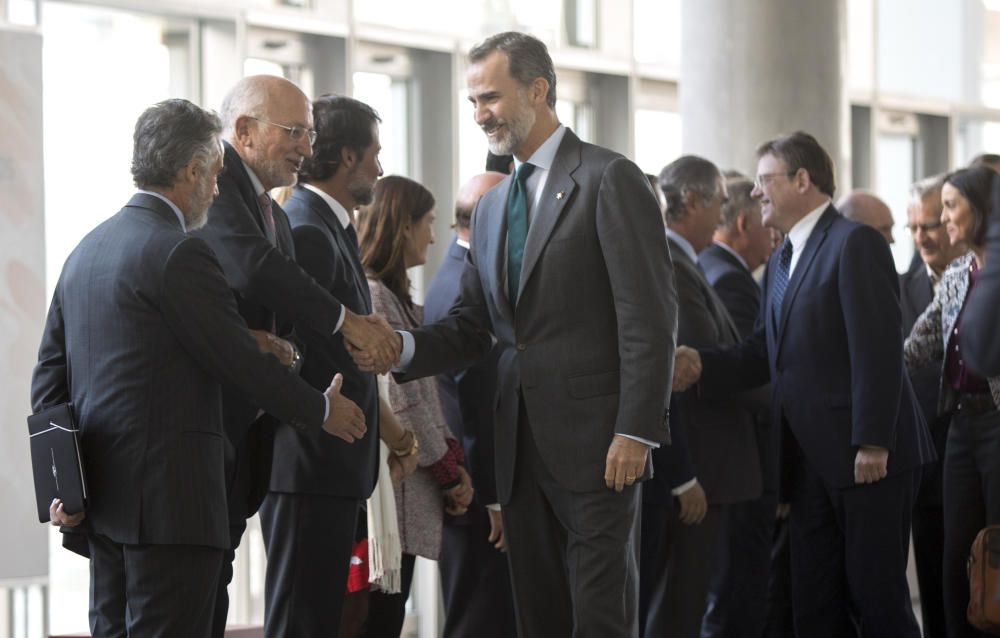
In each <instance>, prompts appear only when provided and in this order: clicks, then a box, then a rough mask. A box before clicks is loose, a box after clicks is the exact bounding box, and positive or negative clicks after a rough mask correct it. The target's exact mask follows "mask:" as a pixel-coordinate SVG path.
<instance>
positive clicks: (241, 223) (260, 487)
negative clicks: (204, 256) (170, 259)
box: [199, 75, 397, 637]
mask: <svg viewBox="0 0 1000 638" xmlns="http://www.w3.org/2000/svg"><path fill="white" fill-rule="evenodd" d="M221 119H222V124H223V127H224V130H223V138H224V141H223V148H224V151H225V155H224V165H223V170H222V173H221V174H220V175H219V180H218V184H219V196H218V198H217V199H216V200H215V203H213V204H212V207H211V209H210V211H209V215H208V223H207V224H206V226H205V227H204V228H203V229H202V230H201V231H200V233H199V234H200V235H201V237H202V238H204V239H205V240H206V241H207V242H208V243H209V245H210V246H211V248H212V250H213V251H214V252H215V254H216V255H217V256H218V258H219V262H220V263H221V264H222V268H223V270H224V272H225V275H226V279H227V281H228V282H229V285H230V287H231V288H232V290H233V293H234V294H235V296H236V300H237V303H238V306H239V310H240V314H241V315H242V316H243V318H244V319H245V320H246V322H247V325H249V326H250V328H251V329H255V330H260V331H266V332H270V333H274V334H277V335H282V336H284V337H286V338H288V339H289V342H291V341H294V337H293V333H292V329H293V326H299V327H304V328H308V329H310V330H313V331H315V332H319V333H322V334H333V333H335V332H338V331H339V332H340V333H341V334H342V335H343V336H344V338H345V339H347V340H348V341H349V342H351V343H354V344H356V345H359V346H360V344H362V343H369V344H373V345H374V346H375V348H376V350H377V351H381V352H383V355H382V357H381V359H382V361H381V363H382V366H381V367H382V368H383V369H387V368H388V366H389V365H390V364H392V363H393V362H394V359H395V349H394V346H395V343H396V339H397V338H396V336H395V333H394V332H392V330H390V329H389V327H388V324H384V321H383V322H382V324H379V323H377V322H375V321H373V319H374V316H372V315H369V316H368V317H365V316H361V315H357V314H355V313H353V312H351V310H350V309H349V308H348V307H347V306H346V305H343V304H341V302H340V301H339V300H337V299H335V298H334V297H333V296H332V295H331V294H330V293H329V292H328V291H327V290H326V289H325V288H323V287H322V286H320V285H319V284H318V283H317V282H316V281H315V280H314V279H313V278H312V277H310V276H309V275H308V274H307V273H306V272H305V271H304V270H302V268H300V267H299V266H298V264H297V263H296V262H295V247H294V243H293V240H292V231H291V227H290V225H289V222H288V217H287V216H286V215H285V213H284V211H282V210H281V207H280V206H279V205H278V204H277V202H274V201H273V200H272V199H271V196H270V194H269V191H270V190H271V189H274V188H278V187H282V186H291V185H293V184H295V182H296V180H297V178H298V172H299V169H300V168H301V166H302V162H303V160H305V159H306V158H307V157H311V156H312V152H313V151H312V143H313V142H314V141H315V139H316V132H315V130H313V116H312V105H311V104H310V101H309V98H308V97H307V96H306V95H305V94H304V93H303V92H302V91H301V89H299V87H297V86H296V85H295V84H293V83H292V82H289V81H288V80H285V79H283V78H279V77H274V76H264V75H257V76H250V77H247V78H244V79H242V80H240V81H239V82H237V83H236V85H235V86H234V87H233V88H232V89H231V90H230V91H229V93H228V94H227V95H226V97H225V99H224V100H223V102H222V112H221ZM380 343H384V344H386V345H385V347H381V348H380V347H379V345H378V344H380ZM286 351H287V356H288V358H290V359H296V360H297V359H299V354H298V351H297V350H296V349H295V347H294V346H292V345H288V346H286ZM298 363H300V362H299V361H296V369H297V367H298ZM258 408H259V406H257V405H255V404H253V403H251V402H249V401H247V400H246V398H245V397H243V396H241V395H236V394H235V393H227V394H226V396H225V398H224V406H223V411H224V412H223V418H224V421H225V425H226V431H227V435H228V436H229V440H230V441H243V443H241V444H239V445H237V446H235V449H234V447H233V446H228V447H227V456H226V461H227V480H228V488H229V494H228V496H229V522H230V541H231V550H230V552H229V556H228V558H229V560H227V561H226V562H225V564H224V566H223V572H222V577H221V579H220V582H219V591H218V597H217V605H216V615H215V621H214V626H213V636H219V637H221V636H222V635H223V632H224V630H225V624H226V616H227V613H228V606H229V601H228V597H227V595H226V586H227V585H228V583H229V581H230V580H231V579H232V558H233V557H234V552H235V549H236V547H237V546H238V545H239V543H240V538H241V537H242V535H243V531H244V530H245V529H246V519H247V518H249V517H250V516H252V515H253V514H254V513H255V512H256V511H257V508H258V507H259V506H260V504H261V502H262V500H263V498H264V495H265V494H266V493H267V489H268V484H269V481H270V471H271V455H272V448H273V439H274V428H275V427H276V422H275V421H274V420H273V419H272V418H271V417H270V416H269V415H266V414H262V413H261V412H260V410H259V409H258ZM368 425H369V426H370V427H373V426H374V424H370V423H369V424H368Z"/></svg>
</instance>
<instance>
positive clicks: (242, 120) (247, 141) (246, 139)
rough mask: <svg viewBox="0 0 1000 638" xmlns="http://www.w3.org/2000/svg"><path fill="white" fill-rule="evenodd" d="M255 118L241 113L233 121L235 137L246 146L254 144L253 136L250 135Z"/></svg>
mask: <svg viewBox="0 0 1000 638" xmlns="http://www.w3.org/2000/svg"><path fill="white" fill-rule="evenodd" d="M252 122H253V118H252V117H250V116H249V115H241V116H239V117H238V118H236V122H234V123H233V139H234V140H235V141H236V142H238V143H239V145H240V146H242V147H244V148H250V147H252V146H253V136H252V135H250V126H251V123H252Z"/></svg>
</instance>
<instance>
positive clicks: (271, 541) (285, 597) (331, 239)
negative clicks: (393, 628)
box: [260, 95, 382, 636]
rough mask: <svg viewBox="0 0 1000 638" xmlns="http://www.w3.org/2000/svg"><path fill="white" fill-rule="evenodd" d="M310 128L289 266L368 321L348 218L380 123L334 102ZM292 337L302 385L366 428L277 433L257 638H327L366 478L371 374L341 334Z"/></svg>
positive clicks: (295, 198) (370, 458) (374, 465)
mask: <svg viewBox="0 0 1000 638" xmlns="http://www.w3.org/2000/svg"><path fill="white" fill-rule="evenodd" d="M312 119H313V121H314V122H315V126H316V134H317V137H316V143H315V148H314V150H313V153H312V156H311V157H309V158H307V159H306V160H305V161H304V162H303V164H302V169H301V178H302V184H301V185H300V186H298V187H296V188H295V190H294V191H293V192H292V196H291V197H290V198H289V199H288V200H287V201H286V202H285V211H286V212H287V214H288V219H289V222H290V223H291V227H292V236H293V238H294V242H295V257H296V259H297V261H298V263H299V265H300V266H301V267H302V268H303V270H304V271H305V272H306V273H308V274H309V275H310V276H311V277H312V278H313V279H314V280H315V281H316V282H317V283H318V284H319V286H320V287H322V288H323V290H325V291H326V292H327V293H329V294H330V295H332V296H333V297H335V298H337V299H339V300H340V301H341V303H343V304H344V306H345V307H346V308H347V309H348V311H349V312H352V313H355V314H357V315H368V314H370V313H371V311H372V302H371V295H370V293H369V291H368V282H367V280H366V278H365V271H364V268H363V267H362V265H361V257H360V254H359V252H358V237H357V233H356V232H355V229H354V209H355V208H357V207H358V206H361V205H364V204H369V203H371V201H372V191H373V189H374V188H375V181H376V180H377V179H378V178H379V176H381V175H382V165H381V164H380V163H379V160H378V155H379V151H380V150H381V148H382V147H381V144H380V143H379V136H378V124H379V121H380V120H379V117H378V115H377V114H376V113H375V111H374V110H373V109H372V108H371V107H370V106H368V105H367V104H364V103H362V102H359V101H357V100H354V99H351V98H348V97H340V96H335V95H326V96H323V97H321V98H319V99H317V100H316V101H315V102H313V105H312ZM298 334H299V336H300V337H301V338H302V339H303V340H304V342H305V345H306V349H307V352H308V356H307V357H306V361H305V364H304V365H303V367H302V377H303V378H304V379H305V380H306V381H308V382H309V383H310V384H312V385H314V386H315V385H317V384H319V383H320V379H321V378H322V377H323V375H325V374H331V373H336V372H339V373H341V374H343V375H344V389H343V391H344V395H345V396H348V397H350V398H351V399H352V400H353V401H355V402H356V403H357V404H358V405H359V406H360V407H361V409H362V410H364V412H365V417H366V420H367V422H368V423H369V428H368V432H367V433H366V434H365V436H364V437H363V438H362V439H361V440H359V441H357V442H356V443H354V445H352V446H350V447H348V446H346V445H343V444H341V442H340V441H333V440H330V439H329V438H327V439H322V438H318V437H309V436H302V435H301V434H300V433H299V432H296V431H295V430H294V429H292V428H290V427H288V426H287V425H280V426H278V429H277V431H276V433H275V442H274V457H273V465H272V471H271V481H270V490H269V492H268V494H267V496H266V497H265V499H264V503H263V504H262V505H261V509H260V520H261V527H262V529H263V532H264V542H265V544H266V546H267V559H268V564H267V586H266V591H267V594H266V595H267V606H266V613H265V631H266V632H267V634H268V635H269V636H319V635H323V636H336V635H337V634H338V631H339V628H340V620H341V608H342V606H343V601H344V596H345V594H346V591H347V573H348V568H349V566H350V561H351V549H352V546H353V544H354V541H355V537H356V532H357V522H358V515H359V512H361V507H362V505H363V503H364V501H365V499H367V498H368V497H369V496H370V495H371V493H372V490H373V489H374V487H375V481H376V479H377V478H378V467H379V466H378V460H379V452H378V450H379V428H378V427H377V424H378V418H379V406H378V403H379V401H378V385H377V384H376V380H375V375H373V374H371V373H367V372H361V371H360V370H358V368H357V366H356V365H355V364H354V361H353V360H352V359H351V356H350V355H349V354H348V353H347V350H346V348H345V343H344V342H345V339H344V337H343V336H342V335H340V334H334V333H332V332H330V331H328V330H316V329H313V328H311V327H308V326H306V327H303V328H301V329H300V330H298ZM309 521H312V522H313V523H314V524H313V525H309V524H308V522H309Z"/></svg>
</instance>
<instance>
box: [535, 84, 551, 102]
mask: <svg viewBox="0 0 1000 638" xmlns="http://www.w3.org/2000/svg"><path fill="white" fill-rule="evenodd" d="M548 95H549V83H548V81H547V80H546V79H545V78H535V79H534V80H533V81H532V82H531V100H532V102H534V103H535V104H544V103H545V100H546V99H547V98H548Z"/></svg>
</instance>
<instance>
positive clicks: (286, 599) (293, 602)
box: [260, 492, 360, 638]
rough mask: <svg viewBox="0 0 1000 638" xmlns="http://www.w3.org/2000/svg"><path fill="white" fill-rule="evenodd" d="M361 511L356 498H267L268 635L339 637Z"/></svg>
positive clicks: (271, 495) (263, 509)
mask: <svg viewBox="0 0 1000 638" xmlns="http://www.w3.org/2000/svg"><path fill="white" fill-rule="evenodd" d="M359 508H360V503H359V501H358V499H355V498H339V497H336V496H322V495H316V494H285V493H281V492H269V493H268V495H267V496H266V497H265V498H264V503H263V504H262V505H261V506H260V524H261V530H262V531H263V533H264V546H265V548H266V549H267V575H266V577H265V585H264V596H265V599H266V603H265V608H264V634H265V635H266V636H268V637H271V638H284V637H285V636H296V637H299V636H301V637H302V638H312V637H313V636H315V637H317V638H336V636H337V634H338V632H339V631H340V614H341V609H342V608H343V604H344V596H345V595H346V594H347V573H348V570H349V569H350V564H351V549H352V547H353V545H354V536H355V530H356V526H357V517H358V511H359Z"/></svg>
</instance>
